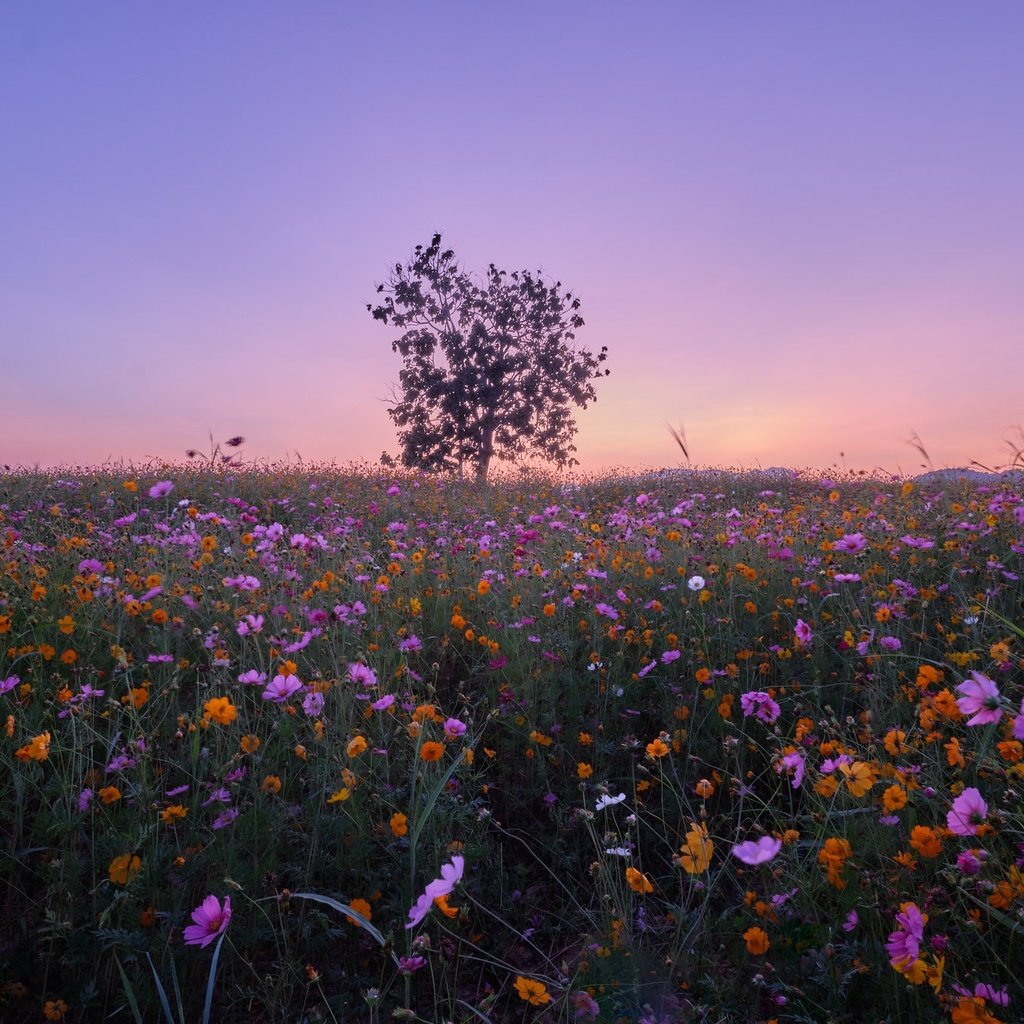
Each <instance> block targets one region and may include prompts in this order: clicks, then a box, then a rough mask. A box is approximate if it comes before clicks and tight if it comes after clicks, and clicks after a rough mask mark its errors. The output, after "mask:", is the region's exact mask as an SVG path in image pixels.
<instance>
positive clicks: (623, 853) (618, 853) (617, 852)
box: [604, 846, 630, 857]
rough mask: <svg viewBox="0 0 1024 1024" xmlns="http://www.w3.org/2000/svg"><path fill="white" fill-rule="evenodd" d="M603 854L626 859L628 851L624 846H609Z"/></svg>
mask: <svg viewBox="0 0 1024 1024" xmlns="http://www.w3.org/2000/svg"><path fill="white" fill-rule="evenodd" d="M604 852H605V853H607V854H610V855H611V856H612V857H628V856H629V855H630V850H629V849H627V848H626V847H625V846H609V847H608V849H607V850H605V851H604Z"/></svg>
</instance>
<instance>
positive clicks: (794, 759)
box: [775, 751, 804, 789]
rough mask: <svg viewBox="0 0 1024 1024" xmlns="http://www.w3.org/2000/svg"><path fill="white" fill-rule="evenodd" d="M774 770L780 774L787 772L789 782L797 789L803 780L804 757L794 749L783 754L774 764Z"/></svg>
mask: <svg viewBox="0 0 1024 1024" xmlns="http://www.w3.org/2000/svg"><path fill="white" fill-rule="evenodd" d="M775 770H776V771H777V772H778V773H779V774H780V775H781V774H782V773H783V772H788V773H789V777H790V784H791V785H792V787H793V788H794V789H799V788H800V784H801V783H802V782H803V781H804V759H803V757H802V756H801V755H800V754H798V753H796V752H795V751H794V752H793V753H792V754H786V755H784V756H783V757H782V758H781V759H780V760H779V762H778V763H777V764H776V765H775Z"/></svg>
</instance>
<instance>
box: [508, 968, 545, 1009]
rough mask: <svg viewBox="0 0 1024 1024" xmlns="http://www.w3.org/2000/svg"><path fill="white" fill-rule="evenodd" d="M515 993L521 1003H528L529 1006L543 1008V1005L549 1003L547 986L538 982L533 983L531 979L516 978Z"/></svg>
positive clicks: (520, 976)
mask: <svg viewBox="0 0 1024 1024" xmlns="http://www.w3.org/2000/svg"><path fill="white" fill-rule="evenodd" d="M516 992H517V993H518V994H519V998H520V999H522V1000H523V1002H526V1003H529V1004H530V1005H531V1006H543V1005H544V1004H545V1003H550V1002H551V996H550V994H549V993H548V988H547V985H545V984H544V983H543V982H540V981H534V980H533V979H532V978H524V977H523V976H522V975H519V977H517V978H516Z"/></svg>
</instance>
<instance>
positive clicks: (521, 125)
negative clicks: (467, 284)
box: [0, 0, 1024, 473]
mask: <svg viewBox="0 0 1024 1024" xmlns="http://www.w3.org/2000/svg"><path fill="white" fill-rule="evenodd" d="M297 11H299V9H297V8H293V7H290V6H286V5H281V4H278V3H269V2H265V3H261V2H256V3H245V4H242V3H240V2H235V3H232V2H225V3H223V4H217V5H210V4H205V3H198V2H194V3H183V4H176V5H174V7H173V9H171V8H163V9H158V8H151V7H148V5H147V6H146V7H145V8H143V7H131V6H128V5H121V6H117V5H108V6H104V7H99V8H97V7H95V6H93V5H80V4H74V3H70V2H66V3H56V4H53V5H47V7H46V9H45V11H44V10H43V9H42V8H40V6H39V5H38V4H35V3H31V2H28V0H15V2H12V3H8V4H5V5H4V7H3V11H2V12H0V138H3V139H4V157H3V159H2V160H0V226H2V230H3V236H4V245H3V255H2V256H0V354H2V356H3V364H2V365H3V371H2V375H0V464H8V465H12V466H19V465H26V466H27V465H33V464H36V463H40V464H44V465H58V464H63V465H67V466H71V465H94V464H100V463H103V462H105V461H108V460H118V459H124V460H127V461H131V460H134V461H142V460H146V459H148V458H168V459H171V458H173V459H179V458H182V457H183V455H184V451H185V449H187V448H189V447H200V448H201V447H204V446H205V445H206V443H207V432H208V431H212V432H213V434H214V436H215V437H216V438H218V439H223V438H226V437H229V436H231V435H232V434H244V435H245V436H246V437H247V438H248V439H249V441H248V444H247V445H246V449H245V451H246V453H247V454H248V455H250V456H253V457H258V458H263V459H268V460H283V459H286V458H295V456H296V455H301V456H302V458H303V459H305V460H307V461H309V460H313V461H331V460H333V461H336V462H338V463H339V464H340V463H346V462H349V461H358V460H367V461H375V460H376V459H377V458H378V457H379V455H380V453H381V452H382V451H383V450H385V449H386V450H388V451H390V452H391V453H392V454H396V453H397V445H396V442H395V433H394V429H393V427H392V424H391V421H390V420H389V418H388V416H387V412H386V403H385V399H386V397H387V396H388V394H389V385H390V384H391V383H392V382H393V381H395V380H396V379H397V375H398V370H399V368H400V361H399V357H398V356H396V355H394V354H393V353H392V352H391V349H390V341H391V339H392V336H393V334H392V332H391V331H390V330H388V329H387V328H385V327H383V326H382V325H381V324H379V323H376V322H374V321H373V320H372V319H371V318H370V316H369V315H368V314H367V312H366V309H365V305H366V303H367V302H370V301H372V300H373V298H374V286H375V284H376V283H377V282H378V281H380V280H382V279H383V278H384V276H385V275H386V273H387V270H388V268H389V266H390V265H392V264H393V263H395V262H398V261H405V260H406V259H407V258H408V257H409V255H410V253H411V251H412V248H413V246H414V245H416V244H417V243H426V242H428V241H429V239H430V236H431V234H432V233H433V232H434V231H442V232H443V233H444V238H445V242H446V244H448V245H450V246H451V247H452V248H454V249H455V251H456V252H457V253H458V255H459V257H460V259H461V261H462V262H463V263H464V264H465V266H466V267H467V268H469V269H480V270H482V269H483V268H484V267H485V266H486V265H487V263H489V262H492V261H493V262H495V263H496V264H498V265H499V266H502V267H506V268H508V269H510V270H511V269H516V268H520V267H529V268H532V269H536V268H540V269H542V270H544V271H545V272H547V273H549V274H550V275H551V276H552V277H557V278H558V279H559V280H561V281H562V282H564V283H565V285H566V286H567V287H568V288H570V289H571V290H572V291H573V292H574V293H575V294H577V295H579V296H580V298H581V300H582V309H581V312H582V314H583V316H584V318H585V320H586V322H587V326H586V327H585V328H584V329H582V330H581V331H580V332H579V341H580V342H581V343H582V344H584V345H586V346H587V347H588V348H590V349H592V350H596V349H598V348H600V347H601V346H602V345H607V346H608V350H609V361H608V364H607V365H608V366H609V368H610V369H611V371H612V375H611V376H610V377H608V378H607V379H605V380H603V381H602V382H601V383H600V385H599V388H598V395H599V398H598V402H597V403H596V405H594V406H592V407H591V408H590V409H588V410H586V411H582V412H580V413H579V414H578V423H579V427H580V431H579V435H578V437H577V446H578V449H579V452H578V455H579V459H580V462H581V464H582V468H584V469H586V470H597V469H602V468H611V467H619V468H628V467H636V468H640V467H659V466H671V465H676V464H678V462H679V458H680V456H679V452H678V449H677V448H676V447H675V444H674V442H673V441H672V439H671V437H670V435H669V432H668V431H667V429H666V428H665V423H666V421H669V422H671V423H673V424H675V425H679V424H683V425H684V426H685V429H686V433H687V437H688V440H689V443H690V449H691V456H692V458H693V461H694V463H695V464H698V465H722V466H732V467H738V466H745V467H752V466H758V465H760V466H765V467H767V466H772V465H788V466H795V467H818V468H822V469H825V468H828V467H832V466H837V465H839V466H844V465H845V466H846V467H848V468H851V469H867V470H870V469H873V468H876V467H878V468H883V469H888V470H894V471H895V470H898V469H902V470H903V471H904V472H907V473H913V472H916V471H917V470H918V468H919V465H920V462H921V459H920V458H919V457H918V456H917V455H916V453H915V452H914V450H913V449H912V448H911V446H910V445H909V444H908V443H907V440H908V438H909V437H910V436H911V434H912V432H914V431H916V432H917V434H918V435H920V437H921V438H922V439H923V440H924V442H925V444H926V445H927V447H928V449H929V451H930V453H931V456H932V458H933V460H934V462H935V464H936V465H937V466H941V465H963V464H966V463H967V462H968V461H969V460H971V459H977V460H979V461H980V462H983V463H986V464H1003V463H1005V462H1006V461H1007V458H1008V451H1009V450H1008V448H1007V446H1006V443H1005V442H1006V440H1007V439H1014V438H1016V439H1017V440H1020V436H1019V435H1018V434H1017V433H1016V428H1017V427H1018V425H1020V424H1021V423H1024V409H1022V403H1021V396H1022V394H1024V387H1022V386H1021V383H1020V382H1021V381H1024V345H1022V344H1021V333H1022V331H1021V328H1022V326H1024V287H1022V283H1024V282H1022V274H1024V192H1022V190H1021V188H1020V182H1021V180H1024V135H1022V133H1021V132H1020V131H1019V130H1018V126H1019V125H1020V124H1022V123H1024V64H1022V62H1021V61H1020V60H1019V53H1020V41H1021V39H1022V38H1024V6H1021V5H1020V4H1017V3H1010V2H999V0H996V2H992V3H988V4H986V5H985V6H984V7H983V8H976V7H970V6H967V5H959V4H946V3H938V4H927V5H925V4H900V5H892V4H889V3H870V2H869V3H862V4H857V5H853V4H843V5H838V4H836V5H827V6H822V5H820V4H809V3H797V2H783V3H780V4H776V5H770V6H769V5H711V4H708V5H696V4H678V3H670V2H664V3H646V4H636V5H626V4H622V5H600V4H593V3H585V4H584V3H573V2H567V3H563V4H554V5H553V4H549V3H540V2H536V3H522V4H517V5H514V6H513V7H508V6H499V5H490V4H487V5H482V4H477V3H470V2H451V3H444V4H423V3H412V2H399V3H394V4H389V5H380V6H378V5H355V4H335V3H326V2H324V3H311V4H308V5H304V6H303V7H302V8H301V12H299V13H297ZM840 453H845V455H844V456H842V457H841V455H840Z"/></svg>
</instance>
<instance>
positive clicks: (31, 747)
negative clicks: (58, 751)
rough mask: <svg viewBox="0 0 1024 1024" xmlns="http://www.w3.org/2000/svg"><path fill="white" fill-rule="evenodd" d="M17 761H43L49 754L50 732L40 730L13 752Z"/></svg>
mask: <svg viewBox="0 0 1024 1024" xmlns="http://www.w3.org/2000/svg"><path fill="white" fill-rule="evenodd" d="M14 756H15V757H16V758H17V759H18V760H19V761H45V760H47V758H49V756H50V734H49V733H48V732H41V733H40V734H39V735H38V736H34V737H33V738H32V739H31V740H29V741H28V743H26V744H25V746H23V747H21V749H19V750H16V751H15V752H14Z"/></svg>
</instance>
